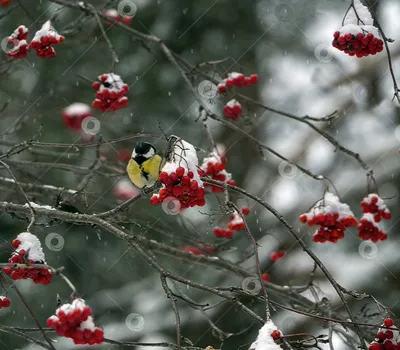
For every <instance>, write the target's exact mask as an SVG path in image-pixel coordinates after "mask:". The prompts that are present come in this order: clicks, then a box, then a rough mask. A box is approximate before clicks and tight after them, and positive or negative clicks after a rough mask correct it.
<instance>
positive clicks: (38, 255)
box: [3, 232, 53, 285]
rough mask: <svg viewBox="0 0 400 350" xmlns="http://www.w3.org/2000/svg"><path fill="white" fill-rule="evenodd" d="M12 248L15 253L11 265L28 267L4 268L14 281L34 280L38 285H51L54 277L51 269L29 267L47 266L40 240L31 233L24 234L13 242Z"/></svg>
mask: <svg viewBox="0 0 400 350" xmlns="http://www.w3.org/2000/svg"><path fill="white" fill-rule="evenodd" d="M12 246H13V247H14V249H15V251H14V252H13V253H12V255H11V257H10V259H9V260H8V262H9V263H10V264H24V265H27V267H26V268H24V267H14V266H13V267H10V266H6V267H3V271H4V273H6V274H7V275H10V276H11V278H12V279H13V280H22V279H32V281H33V282H34V283H37V284H38V283H41V284H44V285H47V284H49V283H50V281H51V278H52V277H53V275H52V274H51V271H50V270H49V269H46V268H37V267H32V268H30V267H29V266H28V265H34V264H35V265H36V264H46V262H45V260H44V253H43V250H42V246H41V244H40V241H39V239H38V238H37V237H36V236H35V235H33V234H31V233H29V232H23V233H20V234H19V235H18V236H17V238H16V239H14V240H13V242H12Z"/></svg>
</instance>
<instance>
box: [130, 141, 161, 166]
mask: <svg viewBox="0 0 400 350" xmlns="http://www.w3.org/2000/svg"><path fill="white" fill-rule="evenodd" d="M155 154H156V149H155V147H154V146H153V145H152V144H150V143H148V142H138V143H137V144H136V147H135V149H134V150H133V153H132V159H134V160H135V161H136V162H137V163H138V164H142V163H143V162H144V161H146V160H147V159H149V158H151V157H153V156H154V155H155Z"/></svg>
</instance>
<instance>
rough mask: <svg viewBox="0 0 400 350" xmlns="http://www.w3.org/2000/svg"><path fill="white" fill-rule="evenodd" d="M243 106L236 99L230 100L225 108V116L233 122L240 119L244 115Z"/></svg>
mask: <svg viewBox="0 0 400 350" xmlns="http://www.w3.org/2000/svg"><path fill="white" fill-rule="evenodd" d="M242 111H243V109H242V105H241V104H240V103H239V102H238V101H236V100H235V99H233V100H230V101H229V102H228V103H227V104H226V105H225V106H224V114H225V116H226V117H228V118H231V119H233V120H237V119H239V117H240V115H241V114H242Z"/></svg>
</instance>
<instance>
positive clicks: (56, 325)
mask: <svg viewBox="0 0 400 350" xmlns="http://www.w3.org/2000/svg"><path fill="white" fill-rule="evenodd" d="M91 315H92V310H91V309H90V307H89V306H87V305H86V304H85V301H84V300H82V299H75V300H74V301H73V302H72V304H64V305H61V306H60V307H59V308H58V309H57V310H56V315H53V316H51V317H49V318H48V319H47V322H46V324H47V327H49V328H53V329H55V330H56V332H57V334H58V335H59V336H63V337H66V338H71V339H72V340H73V341H74V343H75V344H82V345H85V344H89V345H94V344H101V343H103V341H104V331H103V330H102V329H100V328H98V327H96V326H95V325H94V323H93V317H92V316H91Z"/></svg>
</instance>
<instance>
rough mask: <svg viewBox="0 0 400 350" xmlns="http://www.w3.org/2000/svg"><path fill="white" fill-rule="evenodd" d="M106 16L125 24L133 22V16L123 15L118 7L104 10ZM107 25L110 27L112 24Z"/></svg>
mask: <svg viewBox="0 0 400 350" xmlns="http://www.w3.org/2000/svg"><path fill="white" fill-rule="evenodd" d="M104 16H105V17H107V19H109V20H110V21H113V22H122V23H123V24H126V25H129V24H131V23H132V17H129V16H121V15H120V14H119V13H118V11H117V10H116V9H108V10H106V11H104ZM106 25H107V26H108V27H111V25H112V24H111V23H107V24H106Z"/></svg>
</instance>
